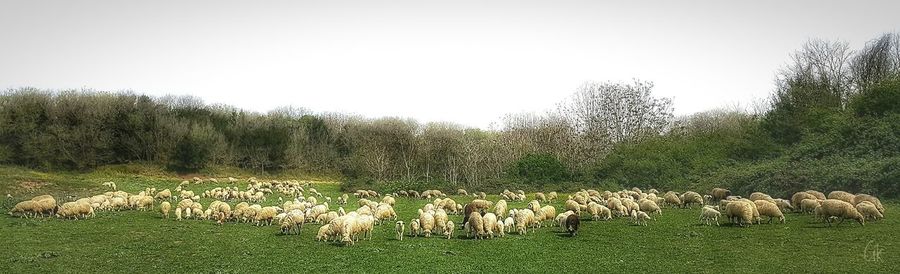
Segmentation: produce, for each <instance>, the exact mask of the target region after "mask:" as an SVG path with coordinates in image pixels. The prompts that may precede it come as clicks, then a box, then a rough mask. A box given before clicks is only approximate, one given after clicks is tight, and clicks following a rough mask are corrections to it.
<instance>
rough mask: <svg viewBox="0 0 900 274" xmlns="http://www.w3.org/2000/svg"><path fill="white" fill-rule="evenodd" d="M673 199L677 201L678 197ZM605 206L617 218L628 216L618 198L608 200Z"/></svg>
mask: <svg viewBox="0 0 900 274" xmlns="http://www.w3.org/2000/svg"><path fill="white" fill-rule="evenodd" d="M675 198H676V199H677V198H678V197H675ZM606 205H607V207H609V209H610V210H611V211H613V212H615V213H616V215H618V216H625V215H626V214H628V212H627V211H625V210H626V208H625V206H623V205H622V200H619V199H618V198H609V200H607V201H606Z"/></svg>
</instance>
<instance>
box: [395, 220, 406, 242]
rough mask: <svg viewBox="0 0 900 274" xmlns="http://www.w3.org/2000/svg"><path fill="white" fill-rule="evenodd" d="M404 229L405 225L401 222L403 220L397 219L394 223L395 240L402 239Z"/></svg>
mask: <svg viewBox="0 0 900 274" xmlns="http://www.w3.org/2000/svg"><path fill="white" fill-rule="evenodd" d="M404 229H406V225H404V224H403V221H397V224H396V225H394V230H395V231H396V232H397V240H398V241H402V240H403V230H404Z"/></svg>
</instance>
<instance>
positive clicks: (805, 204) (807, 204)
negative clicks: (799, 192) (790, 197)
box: [800, 199, 822, 213]
mask: <svg viewBox="0 0 900 274" xmlns="http://www.w3.org/2000/svg"><path fill="white" fill-rule="evenodd" d="M821 204H822V201H820V200H818V199H803V201H800V211H801V212H803V213H812V212H813V210H814V209H816V207H817V206H819V205H821Z"/></svg>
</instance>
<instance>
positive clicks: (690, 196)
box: [679, 191, 703, 207]
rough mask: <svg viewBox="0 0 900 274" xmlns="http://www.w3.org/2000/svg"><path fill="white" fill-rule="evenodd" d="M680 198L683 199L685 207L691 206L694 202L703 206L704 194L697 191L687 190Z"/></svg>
mask: <svg viewBox="0 0 900 274" xmlns="http://www.w3.org/2000/svg"><path fill="white" fill-rule="evenodd" d="M679 199H680V200H681V203H682V205H683V206H685V207H691V206H692V205H694V204H698V205H700V206H703V196H700V194H699V193H697V192H693V191H688V192H685V193H684V194H682V195H681V197H679Z"/></svg>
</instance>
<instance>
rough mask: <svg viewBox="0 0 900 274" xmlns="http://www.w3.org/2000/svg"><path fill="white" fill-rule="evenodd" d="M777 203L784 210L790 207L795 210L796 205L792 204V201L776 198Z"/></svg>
mask: <svg viewBox="0 0 900 274" xmlns="http://www.w3.org/2000/svg"><path fill="white" fill-rule="evenodd" d="M775 205H777V206H778V209H780V210H781V211H782V212H784V211H785V210H788V209H790V210H794V206H792V205H791V201H788V200H785V199H775Z"/></svg>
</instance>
